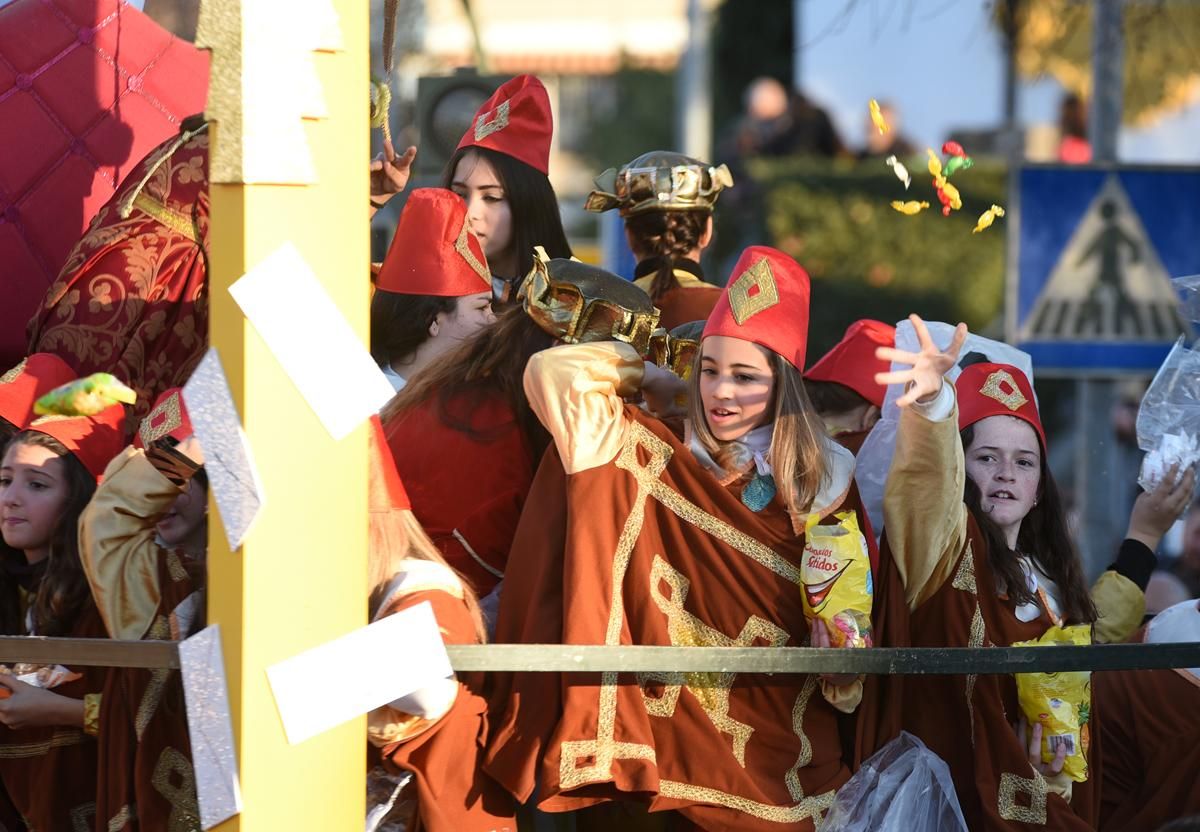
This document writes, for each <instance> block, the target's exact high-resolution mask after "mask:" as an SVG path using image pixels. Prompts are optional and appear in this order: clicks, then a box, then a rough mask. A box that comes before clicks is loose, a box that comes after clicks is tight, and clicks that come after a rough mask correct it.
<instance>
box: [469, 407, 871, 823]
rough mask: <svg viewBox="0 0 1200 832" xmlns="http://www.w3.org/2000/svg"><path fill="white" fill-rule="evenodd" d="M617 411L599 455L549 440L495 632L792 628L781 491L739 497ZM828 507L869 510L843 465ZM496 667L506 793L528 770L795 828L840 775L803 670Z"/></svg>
mask: <svg viewBox="0 0 1200 832" xmlns="http://www.w3.org/2000/svg"><path fill="white" fill-rule="evenodd" d="M625 415H626V418H627V419H628V420H629V422H631V428H630V431H629V434H628V437H627V439H626V440H625V442H624V444H623V446H622V448H621V450H620V452H619V454H618V455H617V457H616V459H614V460H612V461H611V462H609V463H607V464H604V465H600V466H598V467H594V468H590V469H587V470H583V471H580V472H579V473H575V474H572V475H567V474H565V473H563V469H562V464H561V462H559V459H558V457H557V455H556V454H555V452H554V451H553V449H552V450H551V451H550V452H548V453H547V456H546V459H545V461H544V462H543V464H542V466H541V467H540V469H539V471H538V475H537V477H536V478H535V481H534V485H533V489H532V491H531V492H530V495H529V498H528V501H527V509H526V511H525V512H524V514H523V516H522V518H521V522H520V524H519V526H518V530H517V535H516V537H515V539H514V543H513V550H512V552H511V554H510V561H509V577H510V578H512V580H511V581H509V582H507V583H506V585H505V591H504V593H503V594H502V596H501V609H500V620H499V624H498V632H497V636H498V638H497V640H498V641H501V642H504V641H520V642H525V643H560V642H561V643H566V644H611V645H620V644H644V645H680V646H684V645H693V646H733V645H744V646H756V645H761V646H798V645H803V644H805V643H806V642H807V640H808V626H807V623H806V621H805V618H804V613H803V606H802V591H803V590H802V587H801V581H800V568H799V565H800V562H801V557H802V554H803V551H804V538H803V536H800V537H797V536H795V535H794V533H793V531H792V526H791V522H790V519H789V517H788V515H787V513H786V512H785V511H784V509H783V507H782V505H781V504H780V503H779V501H778V500H776V501H774V502H773V503H772V504H771V505H770V506H768V507H767V508H766V509H765V510H764V511H762V512H761V513H754V512H752V511H750V509H748V508H747V507H746V506H744V505H743V504H742V502H741V501H740V499H739V494H738V493H737V490H736V489H730V488H726V487H724V486H722V485H720V483H718V481H717V480H716V479H715V478H714V477H713V475H712V474H711V473H709V472H708V471H707V470H706V469H704V468H703V467H701V465H700V464H699V463H698V462H697V461H696V460H695V458H694V457H693V455H692V454H691V452H690V451H689V450H688V449H687V448H686V447H685V446H684V445H683V443H682V442H680V440H679V439H678V438H677V437H676V436H675V435H673V434H672V433H671V432H670V431H669V430H668V429H667V428H666V427H665V426H664V425H662V424H661V423H660V422H657V421H656V420H654V419H652V418H650V417H647V416H645V415H644V414H642V413H641V412H640V411H639V410H638V409H636V408H634V407H631V406H630V407H626V408H625ZM833 508H834V510H840V511H844V510H848V509H854V510H857V511H858V512H859V517H860V523H864V525H865V522H864V521H863V520H862V519H861V518H863V517H864V516H865V515H864V513H863V512H862V510H861V506H860V504H859V501H858V497H857V492H856V491H855V490H854V488H853V484H852V483H851V485H850V490H849V493H848V495H847V496H845V497H844V498H842V499H841V500H840V504H839V505H837V506H835V507H833ZM825 522H834V520H833V518H832V516H831V514H826V516H825ZM868 534H869V532H868ZM872 545H873V544H872ZM498 682H499V683H500V684H499V686H498V690H497V693H496V696H494V697H493V720H494V724H495V726H496V727H495V730H494V731H493V733H492V741H491V744H490V746H489V754H488V764H487V770H488V771H489V772H490V773H491V774H492V775H493V776H494V777H495V778H496V779H498V780H499V781H500V782H501V783H503V784H504V785H505V786H506V787H507V788H508V789H509V790H510V791H511V792H512V793H513V794H514V795H516V796H517V798H518V799H520V800H527V799H528V798H529V797H530V795H531V794H532V793H533V790H534V786H535V782H536V783H537V788H538V797H539V805H540V806H541V808H543V809H545V810H547V811H567V810H571V809H576V808H580V807H584V806H588V805H591V804H594V803H598V802H602V801H609V800H632V801H638V802H642V803H646V804H648V805H649V807H650V809H651V810H652V811H657V810H666V809H677V810H679V811H680V813H681V814H682V815H684V816H685V817H687V818H688V819H689V820H691V821H693V822H695V823H697V824H699V825H700V826H702V827H703V828H705V829H710V830H732V829H738V830H784V829H787V830H809V829H813V828H814V827H815V824H814V819H818V818H819V817H820V816H821V814H822V813H823V812H824V811H825V810H826V809H827V808H828V807H829V805H830V804H831V803H832V801H833V797H834V792H835V790H836V789H837V788H838V787H839V786H840V785H841V784H842V783H844V782H845V781H846V780H847V779H848V778H849V769H848V767H847V764H846V761H845V760H844V757H843V751H842V736H841V734H840V731H839V717H840V716H841V714H840V713H839V712H838V711H836V710H835V709H834V708H833V707H832V706H831V705H830V704H828V703H827V702H826V700H825V699H824V698H823V697H822V695H821V690H820V684H819V681H818V679H817V677H815V676H786V677H777V678H772V677H766V676H758V675H736V674H721V673H711V674H655V673H647V674H618V673H603V674H575V675H573V677H572V678H570V679H567V678H565V677H563V676H562V675H559V674H549V673H537V674H533V673H530V674H511V675H509V676H506V677H502V678H501V679H499V680H498ZM851 734H852V731H851Z"/></svg>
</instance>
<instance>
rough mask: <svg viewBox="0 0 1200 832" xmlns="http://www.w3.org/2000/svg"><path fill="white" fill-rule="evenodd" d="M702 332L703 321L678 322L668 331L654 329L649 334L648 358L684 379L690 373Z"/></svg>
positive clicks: (689, 375)
mask: <svg viewBox="0 0 1200 832" xmlns="http://www.w3.org/2000/svg"><path fill="white" fill-rule="evenodd" d="M703 334H704V321H691V322H689V323H686V324H680V325H679V326H677V327H675V328H674V329H672V330H671V331H670V332H667V331H666V330H665V329H656V330H654V334H653V335H651V336H650V358H651V359H652V360H653V361H654V363H655V364H657V365H658V366H660V367H665V368H666V369H668V370H670V371H671V372H672V373H674V374H675V375H677V376H679V377H680V378H681V379H684V380H685V381H686V380H687V379H688V378H690V377H691V375H692V366H693V364H694V363H695V360H696V352H697V351H698V350H699V349H700V339H701V337H702V336H703Z"/></svg>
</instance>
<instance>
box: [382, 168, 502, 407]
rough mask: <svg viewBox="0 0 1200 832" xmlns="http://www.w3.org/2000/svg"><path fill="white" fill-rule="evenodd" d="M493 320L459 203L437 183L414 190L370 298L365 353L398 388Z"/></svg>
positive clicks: (487, 276)
mask: <svg viewBox="0 0 1200 832" xmlns="http://www.w3.org/2000/svg"><path fill="white" fill-rule="evenodd" d="M493 320H495V316H494V315H493V314H492V276H491V272H489V271H488V262H487V258H486V257H485V256H484V253H483V246H482V244H481V243H480V241H479V239H478V238H477V237H476V236H475V235H474V234H472V233H471V223H470V220H469V219H468V218H467V207H466V205H464V204H463V201H462V200H461V199H459V198H458V197H456V196H455V195H454V194H452V193H450V192H449V191H445V190H443V189H441V188H419V189H417V190H415V191H413V192H412V195H411V196H409V198H408V202H407V203H406V204H405V206H404V212H403V213H402V214H401V215H400V223H399V224H398V225H397V226H396V236H395V237H394V238H393V239H392V247H391V248H390V249H389V250H388V254H387V258H386V259H384V261H383V266H382V267H381V268H380V270H379V279H378V282H377V284H376V292H375V295H374V297H372V298H371V355H372V356H373V357H374V358H375V360H376V361H377V362H379V366H380V368H382V370H383V373H384V375H386V376H387V377H388V380H389V381H391V382H392V386H393V387H394V388H395V389H396V390H397V392H399V391H400V390H402V389H404V385H405V384H406V383H407V380H408V379H410V378H412V377H413V376H414V375H416V374H417V373H418V372H420V371H421V370H423V369H425V368H426V367H428V366H429V365H430V364H433V363H434V362H435V361H437V360H438V359H440V358H441V357H443V356H444V355H445V354H446V353H447V352H449V351H450V350H452V349H454V348H455V347H456V346H458V345H459V344H460V343H461V342H462V341H463V340H464V339H466V338H468V337H470V336H471V335H473V334H475V333H476V332H478V331H479V330H480V329H481V328H482V327H484V326H487V325H488V324H490V323H491V322H492V321H493Z"/></svg>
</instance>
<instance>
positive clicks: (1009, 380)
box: [979, 370, 1029, 412]
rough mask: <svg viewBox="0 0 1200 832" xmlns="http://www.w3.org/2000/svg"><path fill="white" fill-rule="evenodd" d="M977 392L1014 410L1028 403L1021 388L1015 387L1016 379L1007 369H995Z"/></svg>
mask: <svg viewBox="0 0 1200 832" xmlns="http://www.w3.org/2000/svg"><path fill="white" fill-rule="evenodd" d="M979 392H980V393H981V394H982V395H984V396H987V397H988V398H989V399H995V400H996V401H998V402H1000V404H1002V405H1004V406H1005V407H1007V408H1008V409H1009V410H1012V411H1014V412H1015V411H1017V410H1020V409H1021V408H1022V407H1024V406H1025V405H1027V404H1029V399H1027V398H1025V394H1024V393H1022V392H1021V388H1019V387H1017V380H1016V379H1015V378H1013V377H1012V373H1010V372H1008V371H1007V370H997V371H996V372H994V373H992V374H991V375H990V376H988V377H987V381H985V382H984V383H983V387H980V388H979Z"/></svg>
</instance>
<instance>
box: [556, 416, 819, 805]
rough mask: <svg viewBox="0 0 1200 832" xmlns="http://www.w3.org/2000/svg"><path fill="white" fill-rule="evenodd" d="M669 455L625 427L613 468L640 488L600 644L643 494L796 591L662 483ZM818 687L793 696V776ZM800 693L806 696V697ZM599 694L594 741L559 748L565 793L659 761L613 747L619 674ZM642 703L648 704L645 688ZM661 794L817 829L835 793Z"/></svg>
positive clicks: (619, 617) (665, 787) (787, 571)
mask: <svg viewBox="0 0 1200 832" xmlns="http://www.w3.org/2000/svg"><path fill="white" fill-rule="evenodd" d="M639 449H641V450H644V451H645V452H646V453H648V454H649V456H650V460H649V461H648V462H647V463H646V464H645V465H643V464H642V463H641V462H639V460H638V451H639ZM671 454H672V449H671V446H670V445H668V444H667V443H666V442H663V441H662V440H661V439H659V438H658V437H657V436H655V435H654V434H653V433H651V432H650V431H649V430H648V429H646V428H645V427H643V426H642V425H641V424H639V423H637V422H634V423H633V424H632V425H631V427H630V432H629V436H628V438H627V439H626V441H625V444H624V445H623V446H622V448H621V452H620V454H619V455H618V456H617V460H616V465H617V467H618V468H620V469H622V470H625V471H629V472H630V473H631V474H632V475H633V477H634V480H635V482H636V483H637V493H636V495H635V497H634V502H633V506H632V508H631V509H630V513H629V517H628V518H627V519H626V521H625V526H624V528H623V529H622V531H621V536H620V538H619V539H618V542H617V548H616V552H615V553H614V555H613V572H612V574H613V588H612V598H611V603H610V607H609V619H608V628H607V631H606V634H605V644H608V645H616V644H619V643H620V636H621V630H622V625H623V622H624V614H625V612H624V601H623V596H622V588H623V585H624V579H625V573H626V572H627V570H628V568H629V561H630V558H631V557H632V554H633V547H634V545H635V543H636V541H637V538H638V535H639V534H640V533H641V529H642V524H643V523H644V521H645V505H646V498H647V497H648V496H649V497H653V498H654V499H656V500H657V501H659V502H660V503H661V504H662V505H663V506H665V507H666V508H668V509H669V510H670V511H672V512H674V513H675V514H676V515H677V516H678V517H680V519H682V520H684V521H685V522H687V523H690V524H692V525H694V526H696V527H697V528H700V529H702V530H703V531H706V532H708V533H709V534H711V535H713V536H714V537H717V538H718V539H719V540H721V541H722V542H724V543H726V544H727V545H729V546H730V547H731V548H733V549H735V550H736V551H738V552H740V553H742V554H743V555H746V556H747V557H750V558H751V559H753V560H754V561H755V562H757V563H759V564H761V565H762V566H765V567H766V568H768V569H770V570H771V571H773V572H775V573H776V574H778V575H781V576H783V577H785V578H787V579H788V580H789V581H792V582H793V583H795V584H796V585H797V586H799V585H800V574H799V569H798V568H797V567H795V566H793V565H792V564H791V563H789V562H788V561H787V560H786V559H784V558H783V557H782V556H780V555H779V554H777V553H775V552H773V551H771V550H770V549H768V548H767V547H766V546H763V545H762V544H761V543H759V542H758V541H756V540H754V538H752V537H750V536H749V535H746V534H744V533H742V532H740V531H738V530H737V529H735V528H733V527H732V526H730V525H729V524H727V523H724V522H722V521H721V520H719V519H717V518H716V517H713V516H712V515H711V514H708V513H707V512H704V511H703V510H701V509H700V508H699V507H698V506H696V505H694V504H692V503H691V502H689V501H688V500H687V499H685V498H684V497H683V496H682V495H680V494H679V493H678V492H676V491H674V490H673V489H671V488H670V487H669V486H667V485H666V484H665V483H663V482H662V481H661V480H660V479H659V478H660V477H661V476H662V472H663V471H664V470H665V469H666V467H667V463H668V462H669V460H670V458H671ZM680 675H682V674H680ZM648 678H650V675H649V674H642V675H641V676H639V681H640V682H642V683H644V682H645V680H646V679H648ZM666 681H667V682H668V684H673V683H675V680H674V679H669V678H668V679H667V680H666ZM815 689H816V682H815V679H813V677H809V680H808V681H807V682H806V684H805V690H802V691H801V694H800V696H799V697H798V698H797V702H796V706H795V707H794V708H793V718H794V720H798V721H797V722H796V723H795V725H796V729H797V734H798V736H799V737H800V741H801V753H800V758H799V761H798V764H797V765H796V766H795V767H794V768H793V770H792V771H793V772H794V773H795V774H796V775H798V773H799V770H800V769H801V768H803V767H804V766H805V765H807V764H808V762H807V761H808V760H809V759H810V755H811V751H812V748H811V744H810V743H809V741H808V738H807V737H806V736H805V735H804V733H803V730H802V726H801V725H800V723H802V722H803V718H804V710H805V707H806V705H807V703H808V699H809V698H810V697H811V696H812V692H813V690H815ZM805 691H807V695H806V693H805ZM599 693H600V706H599V711H598V716H597V724H596V738H595V739H592V740H579V741H568V742H563V743H561V745H560V754H561V759H560V762H559V785H560V789H561V790H563V791H567V790H569V789H571V788H574V787H576V786H580V785H583V784H585V783H593V782H597V781H604V780H609V779H611V778H612V763H613V761H614V760H628V759H644V760H649V761H651V762H652V763H653V762H656V761H655V755H654V749H653V748H651V747H649V746H646V745H640V744H636V743H622V742H616V740H615V727H616V706H617V674H616V673H603V674H601V682H600V692H599ZM664 699H665V697H664ZM643 702H647V697H646V696H645V692H644V691H643ZM668 705H670V708H671V709H672V710H673V707H674V703H670V702H668V701H655V699H654V698H653V697H650V698H649V701H648V703H647V709H648V710H649V711H650V712H651V713H652V714H653V710H651V709H652V708H654V709H659V710H661V711H664V712H665V711H666V710H667V709H668ZM793 785H794V786H795V787H796V788H798V787H799V779H798V776H796V777H795V782H794V784H789V792H790V793H792V794H794V793H795V790H794V789H793ZM659 793H660V794H662V795H663V796H665V797H672V798H676V799H682V800H691V801H694V802H697V803H709V804H714V805H718V806H725V807H728V808H731V809H735V810H737V811H740V812H745V813H747V814H749V815H753V816H754V817H758V818H764V819H766V820H771V821H778V822H796V821H801V820H806V819H809V818H812V819H814V820H815V821H816V825H817V826H818V828H819V826H820V819H821V815H822V813H823V812H825V811H826V810H828V809H829V807H830V806H832V805H833V800H834V796H835V792H834V791H833V790H830V791H827V792H823V793H821V794H818V795H814V796H812V797H808V798H805V799H803V800H800V801H799V802H798V803H797V804H795V805H792V806H772V805H769V804H765V803H759V802H757V801H753V800H750V799H748V798H745V797H742V796H740V795H734V794H728V793H726V792H722V791H719V790H717V789H712V788H707V787H704V786H696V785H692V784H690V783H680V782H677V781H673V780H660V781H659Z"/></svg>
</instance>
